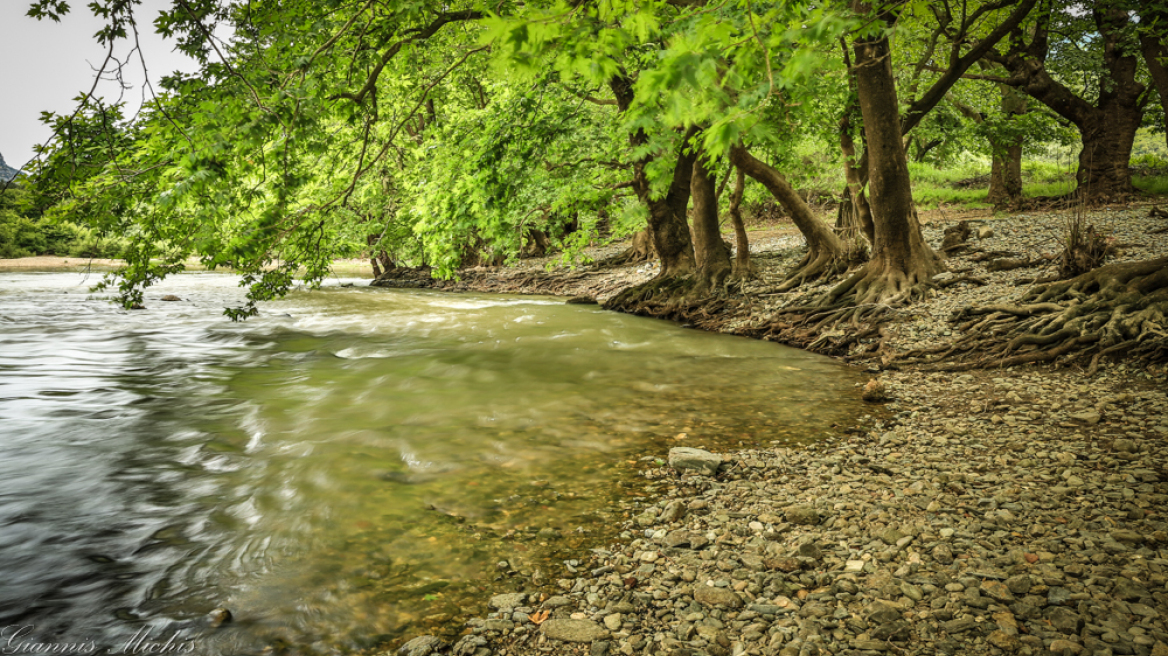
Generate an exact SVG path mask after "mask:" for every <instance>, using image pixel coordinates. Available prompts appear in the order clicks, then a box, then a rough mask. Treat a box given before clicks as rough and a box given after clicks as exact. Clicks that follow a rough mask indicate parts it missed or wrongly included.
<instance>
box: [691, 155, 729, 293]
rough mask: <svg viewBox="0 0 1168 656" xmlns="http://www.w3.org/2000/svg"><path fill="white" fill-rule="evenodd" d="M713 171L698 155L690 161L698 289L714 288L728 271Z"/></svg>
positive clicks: (727, 274)
mask: <svg viewBox="0 0 1168 656" xmlns="http://www.w3.org/2000/svg"><path fill="white" fill-rule="evenodd" d="M714 175H715V172H714V171H711V170H710V169H709V168H707V166H706V163H705V162H704V161H702V158H701V156H700V155H699V156H698V157H697V159H696V160H695V161H694V163H693V174H692V177H691V182H690V189H691V191H692V192H693V214H694V218H693V236H694V256H695V259H696V260H697V267H698V291H699V292H700V293H707V292H716V291H718V290H719V289H721V288H722V285H723V283H724V282H725V281H726V277H727V276H729V275H730V251H729V249H727V248H726V243H725V242H724V241H722V233H721V231H720V230H719V229H718V194H717V191H716V186H715V178H714Z"/></svg>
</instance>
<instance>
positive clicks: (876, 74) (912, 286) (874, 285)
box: [828, 0, 943, 304]
mask: <svg viewBox="0 0 1168 656" xmlns="http://www.w3.org/2000/svg"><path fill="white" fill-rule="evenodd" d="M852 7H853V10H854V11H856V12H857V13H859V14H864V15H867V14H869V13H870V11H871V8H870V6H869V5H868V3H866V2H863V1H862V0H853V3H852ZM854 51H855V58H856V87H857V92H858V97H859V102H860V112H861V114H862V115H863V117H864V135H865V140H866V142H867V150H866V153H865V154H866V156H867V158H868V171H869V190H870V194H871V195H870V198H869V202H870V204H871V207H872V215H873V219H874V222H875V227H876V229H875V240H874V242H873V252H872V259H871V260H870V261H869V262H868V264H867V265H865V266H864V268H863V269H862V270H861V271H860V272H859V273H857V274H856V275H855V276H853V277H852V278H851V279H849V280H848V281H847V282H844V283H843V284H841V285H840V286H838V287H836V288H835V289H834V290H832V292H831V294H830V295H829V297H828V300H829V302H836V301H841V300H848V301H851V300H853V298H854V302H855V303H857V304H859V303H885V302H890V301H899V300H902V299H906V298H908V297H910V296H911V294H912V293H913V292H914V291H915V290H919V289H920V285H922V284H925V283H928V282H929V280H930V279H931V278H932V277H933V275H935V274H936V273H938V272H940V271H941V270H942V269H943V266H942V264H941V261H940V258H938V257H937V255H936V254H935V253H934V252H933V250H932V249H931V248H929V246H928V244H926V243H925V239H924V236H923V235H921V226H920V224H919V223H918V222H917V216H916V209H915V207H914V205H913V199H912V190H911V188H910V187H909V173H908V159H907V158H906V156H905V152H904V141H903V140H902V138H901V133H900V118H899V114H898V107H897V98H896V80H895V79H894V77H893V75H892V52H891V50H890V48H889V45H888V39H887V37H885V36H878V37H874V38H873V37H869V38H859V39H857V40H856V41H855V44H854Z"/></svg>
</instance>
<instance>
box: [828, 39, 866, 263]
mask: <svg viewBox="0 0 1168 656" xmlns="http://www.w3.org/2000/svg"><path fill="white" fill-rule="evenodd" d="M840 46H841V47H842V48H843V53H844V63H845V64H847V67H848V69H849V71H848V89H849V90H850V91H851V96H852V100H851V101H849V102H848V106H847V107H846V108H845V109H844V116H843V118H841V119H840V123H839V135H840V152H841V153H843V156H844V178H845V179H846V180H847V181H848V184H847V189H846V190H845V191H846V192H847V198H845V199H844V200H842V201H841V202H840V210H839V214H838V216H837V217H836V227H837V228H839V227H844V226H848V227H850V226H851V225H852V223H853V222H855V221H858V223H859V226H860V229H861V230H863V232H864V238H865V239H867V240H868V243H869V244H871V243H873V242H874V241H876V226H875V225H874V224H873V223H872V207H871V206H870V205H869V204H868V196H867V194H866V193H864V185H865V184H866V183H867V175H868V173H867V171H866V170H863V171H862V170H861V169H862V168H863V169H867V166H866V162H867V157H866V156H862V157H857V156H856V142H855V140H854V139H852V115H853V114H856V113H859V111H860V107H859V105H858V104H857V102H856V100H855V95H856V76H855V74H854V73H853V72H852V71H851V68H852V58H851V57H850V56H849V55H848V48H847V43H846V42H843V41H841V42H840ZM865 148H867V146H865ZM865 152H866V151H865Z"/></svg>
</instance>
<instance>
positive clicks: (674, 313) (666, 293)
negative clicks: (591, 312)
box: [603, 276, 736, 330]
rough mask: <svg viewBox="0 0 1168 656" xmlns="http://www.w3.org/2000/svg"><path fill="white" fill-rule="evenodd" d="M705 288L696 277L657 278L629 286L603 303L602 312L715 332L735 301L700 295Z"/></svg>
mask: <svg viewBox="0 0 1168 656" xmlns="http://www.w3.org/2000/svg"><path fill="white" fill-rule="evenodd" d="M704 287H705V285H703V284H702V283H701V281H699V280H697V279H696V277H695V276H666V277H658V278H654V279H653V280H650V281H649V282H646V283H643V284H640V285H636V286H633V287H629V288H628V289H625V290H624V291H622V292H620V293H619V294H617V295H616V296H613V297H612V298H610V299H609V300H608V301H606V302H605V303H604V304H603V307H604V309H606V310H614V311H616V312H624V313H626V314H635V315H638V316H643V317H653V318H656V319H668V320H671V321H680V322H682V323H689V324H694V325H696V326H698V327H700V328H703V329H706V330H716V329H718V328H719V327H720V326H721V324H722V323H724V322H725V320H726V318H727V316H728V314H727V310H728V309H729V308H730V306H732V305H735V304H736V301H733V300H731V299H730V298H728V297H727V296H725V295H724V294H714V295H708V294H705V293H703V291H702V290H703V288H704Z"/></svg>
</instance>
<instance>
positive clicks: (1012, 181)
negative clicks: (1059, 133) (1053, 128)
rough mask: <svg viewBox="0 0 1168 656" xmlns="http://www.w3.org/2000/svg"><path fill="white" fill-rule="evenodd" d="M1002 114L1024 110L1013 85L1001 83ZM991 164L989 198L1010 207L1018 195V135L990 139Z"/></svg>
mask: <svg viewBox="0 0 1168 656" xmlns="http://www.w3.org/2000/svg"><path fill="white" fill-rule="evenodd" d="M1001 91H1002V114H1004V115H1005V116H1007V117H1008V118H1009V119H1011V120H1012V119H1013V117H1014V116H1020V115H1022V114H1025V113H1026V97H1025V96H1024V95H1022V94H1021V93H1019V92H1018V91H1017V90H1016V89H1014V88H1013V87H1008V86H1005V85H1001ZM990 148H991V150H992V151H993V164H992V165H991V167H990V193H989V198H988V200H989V202H990V203H992V204H993V205H994V206H995V207H1010V206H1012V205H1015V204H1016V203H1017V202H1018V201H1019V200H1021V199H1022V137H1021V136H1018V137H1016V138H1014V139H1012V140H1009V141H1000V140H999V141H993V140H991V143H990Z"/></svg>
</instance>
